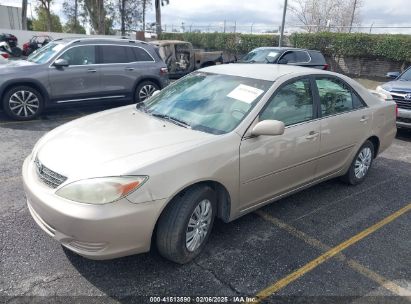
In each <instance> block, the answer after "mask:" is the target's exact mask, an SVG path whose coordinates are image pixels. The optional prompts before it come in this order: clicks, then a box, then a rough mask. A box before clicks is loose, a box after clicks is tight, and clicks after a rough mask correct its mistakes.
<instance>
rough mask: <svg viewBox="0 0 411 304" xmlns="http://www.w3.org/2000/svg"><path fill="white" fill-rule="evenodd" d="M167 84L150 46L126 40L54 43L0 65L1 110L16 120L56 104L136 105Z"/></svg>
mask: <svg viewBox="0 0 411 304" xmlns="http://www.w3.org/2000/svg"><path fill="white" fill-rule="evenodd" d="M168 83H169V80H168V70H167V66H166V64H165V63H164V62H163V61H162V59H161V58H160V56H159V55H158V51H157V50H156V49H155V47H153V46H152V45H150V44H147V43H145V42H142V41H135V40H125V39H102V38H80V39H58V40H54V41H52V42H50V43H49V44H47V45H46V46H44V47H43V48H41V49H40V50H38V51H37V52H35V53H33V54H32V55H31V56H29V57H28V58H27V60H20V61H13V62H10V63H8V64H5V65H3V66H1V67H0V99H1V100H2V106H3V110H4V111H5V113H6V114H7V115H8V116H10V117H11V118H13V119H16V120H30V119H33V118H35V117H37V116H38V115H40V114H41V112H42V111H43V110H44V109H45V108H47V107H52V106H58V105H61V104H69V103H71V104H78V103H84V102H86V103H91V102H101V101H103V100H104V101H113V102H120V101H130V100H133V101H134V102H141V101H143V100H145V99H146V98H148V97H150V96H151V95H152V94H153V92H155V91H156V90H159V89H162V88H163V87H165V86H166V85H167V84H168Z"/></svg>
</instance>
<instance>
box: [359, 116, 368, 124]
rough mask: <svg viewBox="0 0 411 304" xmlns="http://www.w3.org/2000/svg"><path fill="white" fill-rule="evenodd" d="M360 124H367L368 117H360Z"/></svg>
mask: <svg viewBox="0 0 411 304" xmlns="http://www.w3.org/2000/svg"><path fill="white" fill-rule="evenodd" d="M360 121H361V122H367V121H368V116H365V115H364V116H362V117H361V119H360Z"/></svg>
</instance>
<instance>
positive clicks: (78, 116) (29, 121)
mask: <svg viewBox="0 0 411 304" xmlns="http://www.w3.org/2000/svg"><path fill="white" fill-rule="evenodd" d="M82 116H84V115H76V116H67V117H61V118H60V119H50V120H49V119H34V120H27V121H7V122H1V123H0V126H3V125H19V124H27V123H34V122H54V121H62V120H67V119H76V118H80V117H82Z"/></svg>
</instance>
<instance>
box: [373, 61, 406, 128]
mask: <svg viewBox="0 0 411 304" xmlns="http://www.w3.org/2000/svg"><path fill="white" fill-rule="evenodd" d="M387 77H388V78H391V79H392V81H390V82H387V83H385V84H383V85H381V86H378V87H377V92H380V93H384V94H388V95H390V96H391V97H392V98H393V99H394V101H395V102H396V103H397V106H398V117H397V126H398V127H400V128H407V129H411V66H410V67H409V68H408V69H407V70H405V71H404V72H403V73H400V72H390V73H388V74H387Z"/></svg>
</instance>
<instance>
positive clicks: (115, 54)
mask: <svg viewBox="0 0 411 304" xmlns="http://www.w3.org/2000/svg"><path fill="white" fill-rule="evenodd" d="M127 48H128V47H125V46H119V45H102V46H100V50H101V51H100V52H101V53H100V54H101V63H106V64H107V63H128V62H132V61H134V60H130V59H129V58H128V55H127Z"/></svg>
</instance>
